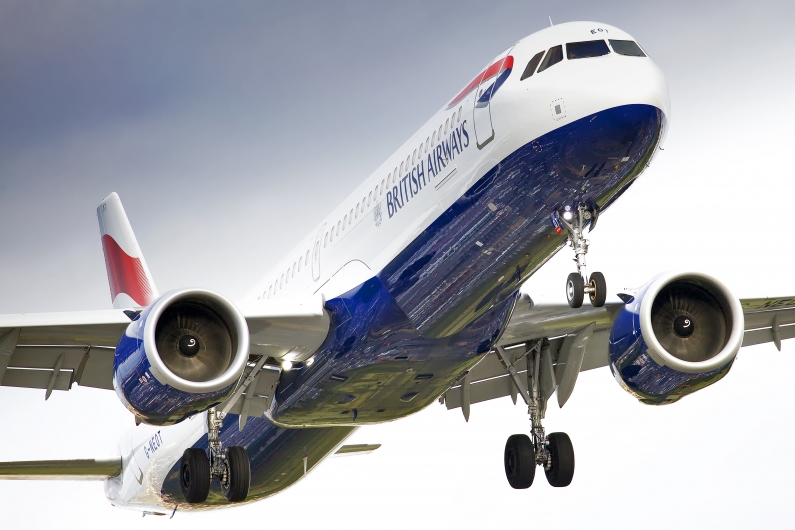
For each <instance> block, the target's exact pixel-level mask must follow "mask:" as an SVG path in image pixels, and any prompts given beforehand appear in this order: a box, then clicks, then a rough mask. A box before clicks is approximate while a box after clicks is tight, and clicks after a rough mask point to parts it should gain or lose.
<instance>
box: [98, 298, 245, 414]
mask: <svg viewBox="0 0 795 530" xmlns="http://www.w3.org/2000/svg"><path fill="white" fill-rule="evenodd" d="M154 305H155V302H153V303H151V304H149V306H148V307H147V308H146V309H144V310H143V311H142V312H141V314H140V315H139V318H136V319H135V320H134V321H132V322H130V325H129V326H127V330H126V331H125V332H124V334H123V335H122V337H121V339H120V340H119V344H118V345H117V346H116V353H115V355H114V357H113V387H114V388H115V389H116V395H117V396H119V399H120V400H121V402H122V403H123V404H124V406H125V407H127V409H128V410H130V412H132V413H133V414H135V415H136V416H138V417H139V418H141V419H142V420H143V421H145V422H146V423H148V424H151V425H171V424H174V423H178V422H180V421H182V420H184V419H185V418H187V417H189V416H191V415H193V414H196V413H198V412H201V411H203V410H207V409H208V408H210V407H212V406H213V405H217V404H218V403H220V402H222V401H223V400H224V399H226V398H227V397H228V396H229V395H230V394H231V392H232V387H233V385H229V386H228V387H226V388H222V389H221V390H217V391H215V392H210V393H204V394H191V393H188V392H183V391H181V390H177V389H175V388H173V387H171V386H169V385H164V384H162V383H161V382H160V381H158V380H157V379H155V377H154V376H153V375H152V372H151V371H150V364H149V359H147V358H146V350H145V348H144V329H145V326H146V323H147V320H148V318H149V313H150V311H151V310H152V308H153V307H154ZM152 325H154V323H152Z"/></svg>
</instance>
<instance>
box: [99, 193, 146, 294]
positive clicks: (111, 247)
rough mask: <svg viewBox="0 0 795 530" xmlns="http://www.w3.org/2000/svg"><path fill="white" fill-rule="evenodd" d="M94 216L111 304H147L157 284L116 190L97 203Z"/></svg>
mask: <svg viewBox="0 0 795 530" xmlns="http://www.w3.org/2000/svg"><path fill="white" fill-rule="evenodd" d="M97 218H98V219H99V231H100V233H101V234H102V250H103V252H104V253H105V267H106V268H107V270H108V283H109V284H110V298H111V300H113V307H115V308H116V309H123V308H128V307H145V306H147V305H149V304H150V303H151V302H152V301H153V300H154V299H155V298H157V296H158V294H157V288H156V287H155V282H154V280H152V275H151V273H150V272H149V267H147V266H146V260H144V255H143V253H142V252H141V247H139V246H138V240H136V239H135V234H134V233H133V230H132V226H130V221H129V220H128V219H127V214H126V213H125V212H124V206H122V205H121V199H119V196H118V195H117V194H116V192H113V193H111V194H110V195H108V196H107V197H106V198H105V200H104V201H102V202H101V203H100V204H99V206H97Z"/></svg>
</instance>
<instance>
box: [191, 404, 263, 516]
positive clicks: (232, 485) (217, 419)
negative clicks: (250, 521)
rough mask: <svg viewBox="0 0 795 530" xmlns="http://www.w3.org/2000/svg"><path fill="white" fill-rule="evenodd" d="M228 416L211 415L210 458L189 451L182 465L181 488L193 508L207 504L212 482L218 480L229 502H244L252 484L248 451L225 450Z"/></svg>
mask: <svg viewBox="0 0 795 530" xmlns="http://www.w3.org/2000/svg"><path fill="white" fill-rule="evenodd" d="M224 416H225V414H224V413H223V412H218V411H216V410H215V407H212V408H211V409H209V410H208V411H207V430H208V434H207V441H208V445H209V449H210V456H209V457H208V456H207V453H206V452H204V451H203V450H202V449H197V448H190V449H186V450H185V452H184V453H183V454H182V464H181V465H180V487H181V489H182V494H183V495H184V496H185V500H186V501H188V502H189V503H191V504H196V503H201V502H204V501H206V500H207V496H208V495H209V494H210V482H211V481H212V479H214V478H217V479H218V481H219V482H220V483H221V491H222V492H223V494H224V497H226V500H228V501H229V502H240V501H244V500H245V499H246V497H247V496H248V490H249V486H250V483H251V464H250V462H249V458H248V453H247V452H246V450H245V448H243V447H240V446H236V445H233V446H231V447H228V448H226V449H223V447H222V445H221V440H220V438H219V437H218V434H219V431H220V429H221V425H222V424H223V418H224Z"/></svg>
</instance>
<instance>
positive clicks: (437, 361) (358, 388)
mask: <svg viewBox="0 0 795 530" xmlns="http://www.w3.org/2000/svg"><path fill="white" fill-rule="evenodd" d="M514 299H515V298H514V297H512V298H510V299H507V300H506V301H505V302H504V303H503V304H501V305H500V306H497V307H494V308H493V309H492V310H491V311H489V312H487V313H486V314H485V315H483V316H482V317H481V318H480V319H478V320H477V321H476V322H474V323H473V324H472V325H470V326H469V327H468V328H467V329H466V330H464V331H462V332H460V333H457V334H456V335H453V336H451V337H445V338H442V339H436V338H428V337H423V336H422V335H421V334H420V333H418V332H417V330H416V329H415V328H414V327H413V326H412V325H411V323H410V322H409V320H408V318H407V317H406V315H405V314H404V313H403V312H402V310H401V309H400V308H399V307H398V306H397V304H395V302H394V300H393V299H392V298H391V296H390V295H389V293H388V292H387V291H386V289H384V286H383V284H382V283H381V281H380V280H379V279H378V278H371V279H370V280H368V281H366V282H365V283H364V284H362V285H360V286H359V287H357V288H355V289H353V290H351V291H349V292H347V293H345V294H344V295H342V296H340V297H339V298H334V299H332V300H329V301H328V302H327V303H326V309H327V310H328V312H329V314H330V316H331V331H330V333H329V336H328V337H327V339H326V341H325V343H324V344H323V346H322V347H321V348H320V350H319V351H318V353H317V354H316V355H315V357H314V363H313V364H312V366H311V367H307V368H305V369H303V370H297V371H291V372H286V373H283V374H282V379H281V381H280V383H279V386H278V388H277V392H276V405H275V406H274V408H273V409H272V410H271V414H270V416H271V419H273V420H274V421H275V422H277V423H279V424H281V425H284V426H294V427H295V426H302V425H304V424H311V425H315V426H317V425H343V424H351V423H354V422H355V423H357V424H359V423H368V422H373V423H377V422H382V421H385V420H388V419H396V418H399V417H402V416H405V415H407V414H411V413H412V412H415V411H416V410H418V408H421V407H422V406H425V405H426V404H428V403H430V402H432V401H433V400H435V399H436V398H438V397H439V395H440V394H441V393H442V392H444V390H446V387H447V386H448V385H449V381H450V380H451V379H453V378H454V377H456V376H457V375H459V374H460V372H462V371H463V370H464V369H465V367H466V366H467V365H468V364H469V365H471V364H474V363H475V362H476V361H477V358H478V356H480V355H482V354H484V353H487V352H488V351H489V350H490V349H491V347H492V345H493V344H494V342H495V341H496V340H497V338H498V337H499V334H500V332H501V330H502V328H503V327H504V325H505V323H506V322H507V318H508V316H509V314H510V311H511V310H512V308H513V304H514ZM418 373H423V374H425V375H426V377H424V378H422V379H419V380H418V379H417V378H416V375H417V374H418ZM430 374H433V376H432V377H427V376H428V375H430ZM405 385H410V386H411V389H412V390H414V391H416V392H418V394H417V397H416V398H414V399H412V400H411V403H407V402H405V401H401V399H400V398H401V396H403V394H405V389H404V386H405ZM350 396H354V399H351V397H350ZM379 411H381V412H379ZM354 416H355V417H356V419H352V418H353V417H354Z"/></svg>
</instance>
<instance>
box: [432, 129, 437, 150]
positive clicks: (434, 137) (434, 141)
mask: <svg viewBox="0 0 795 530" xmlns="http://www.w3.org/2000/svg"><path fill="white" fill-rule="evenodd" d="M435 143H436V131H433V134H432V135H431V147H433V144H435Z"/></svg>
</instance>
